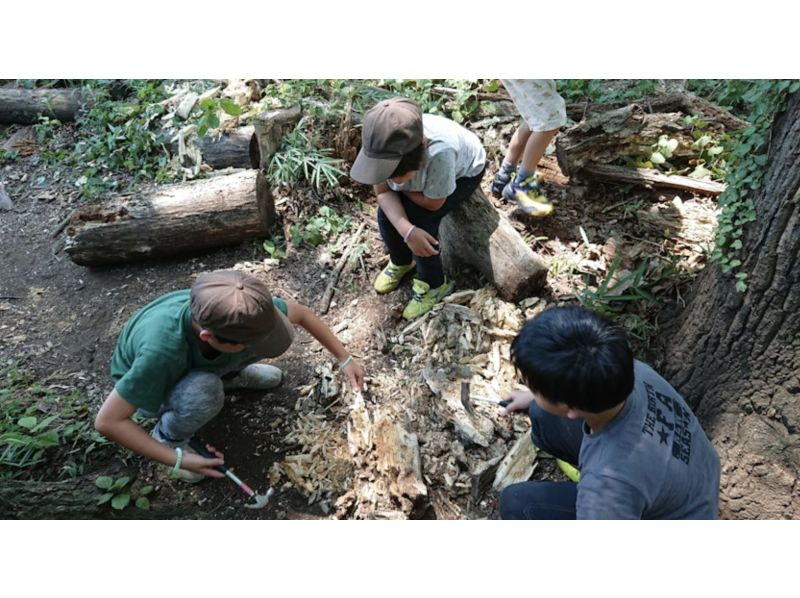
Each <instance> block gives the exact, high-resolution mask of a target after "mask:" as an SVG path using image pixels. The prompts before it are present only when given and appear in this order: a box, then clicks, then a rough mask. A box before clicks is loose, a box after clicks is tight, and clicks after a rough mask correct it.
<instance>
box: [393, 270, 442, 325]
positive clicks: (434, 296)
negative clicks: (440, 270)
mask: <svg viewBox="0 0 800 598" xmlns="http://www.w3.org/2000/svg"><path fill="white" fill-rule="evenodd" d="M412 290H413V291H414V297H412V299H411V301H409V303H408V305H406V308H405V309H404V310H403V317H404V318H405V319H406V320H413V319H414V318H418V317H419V316H421V315H422V314H425V313H428V312H429V311H430V310H431V309H433V306H434V305H436V304H437V303H439V301H441V300H442V299H443V298H444V296H445V295H447V294H448V293H450V291H452V290H453V283H452V282H447V281H446V280H445V281H444V283H443V284H442V286H440V287H438V288H435V289H431V286H430V285H429V284H428V283H427V282H422V281H421V280H418V279H416V278H415V279H414V286H413V287H412Z"/></svg>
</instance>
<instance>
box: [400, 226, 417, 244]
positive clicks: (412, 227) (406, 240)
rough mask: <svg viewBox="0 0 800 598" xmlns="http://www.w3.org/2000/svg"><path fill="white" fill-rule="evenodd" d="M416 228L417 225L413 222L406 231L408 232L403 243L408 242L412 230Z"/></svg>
mask: <svg viewBox="0 0 800 598" xmlns="http://www.w3.org/2000/svg"><path fill="white" fill-rule="evenodd" d="M415 228H417V227H416V226H414V225H413V224H412V225H411V228H409V229H408V230H407V231H406V234H404V235H403V243H408V237H410V236H411V231H413V230H414V229H415Z"/></svg>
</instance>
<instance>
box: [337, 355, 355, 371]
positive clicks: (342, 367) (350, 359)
mask: <svg viewBox="0 0 800 598" xmlns="http://www.w3.org/2000/svg"><path fill="white" fill-rule="evenodd" d="M352 360H353V356H352V355H348V356H347V359H345V360H344V361H343V362H342V363H340V364H339V371H340V372H341V371H342V370H343V369H344V367H345V366H346V365H347V364H348V363H350V362H351V361H352Z"/></svg>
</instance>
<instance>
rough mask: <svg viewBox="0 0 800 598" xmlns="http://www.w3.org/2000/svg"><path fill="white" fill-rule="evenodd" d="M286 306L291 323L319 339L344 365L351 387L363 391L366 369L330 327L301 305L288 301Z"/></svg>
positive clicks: (343, 369)
mask: <svg viewBox="0 0 800 598" xmlns="http://www.w3.org/2000/svg"><path fill="white" fill-rule="evenodd" d="M286 305H287V307H288V312H289V313H288V318H289V321H290V322H291V323H292V324H297V325H299V326H302V327H303V328H305V329H306V330H307V331H308V333H309V334H310V335H311V336H313V337H314V338H315V339H317V341H318V342H319V344H321V345H322V346H323V347H325V348H326V349H327V350H328V351H329V352H330V353H331V354H332V355H333V356H334V357H335V358H336V360H337V361H338V362H339V364H344V365H343V367H342V371H343V372H344V373H345V375H346V376H347V379H348V380H349V382H350V386H351V387H352V388H353V389H354V390H361V389H362V388H363V386H364V368H362V367H361V365H360V364H359V363H358V362H357V361H356V360H355V359H353V358H352V357H351V355H350V353H348V351H347V349H346V348H345V346H344V345H343V344H342V343H341V341H340V340H339V339H338V338H336V335H335V334H333V332H332V331H331V329H330V328H328V325H327V324H325V322H323V321H322V320H321V319H320V318H319V317H318V316H317V315H316V314H315V313H314V312H313V311H311V310H310V309H309V308H308V307H306V306H305V305H303V304H301V303H297V302H296V301H286Z"/></svg>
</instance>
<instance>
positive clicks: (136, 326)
mask: <svg viewBox="0 0 800 598" xmlns="http://www.w3.org/2000/svg"><path fill="white" fill-rule="evenodd" d="M272 302H273V304H274V305H275V307H276V308H278V309H279V310H280V311H281V312H283V314H284V315H288V307H287V305H286V302H285V301H284V300H283V299H280V298H278V297H273V298H272ZM189 303H190V291H189V289H185V290H183V291H175V292H173V293H168V294H166V295H164V296H162V297H159V298H158V299H156V300H155V301H153V302H151V303H148V304H147V305H145V306H144V307H143V308H142V309H140V310H139V311H138V312H137V313H136V314H135V315H134V316H133V317H132V318H131V319H130V320H129V321H128V323H127V324H126V325H125V328H123V329H122V332H121V333H120V335H119V340H118V341H117V348H116V349H115V351H114V356H113V358H112V359H111V377H112V378H113V379H114V383H115V385H114V388H116V389H117V392H118V393H119V394H120V395H121V396H122V398H124V399H125V400H126V401H128V402H129V403H131V404H133V405H135V406H136V407H139V408H142V409H144V410H146V411H150V412H157V411H158V409H159V407H160V406H161V404H162V403H163V402H164V401H165V400H166V398H167V396H168V395H169V393H170V391H171V390H172V389H173V387H174V386H175V385H176V384H177V383H178V381H179V380H180V379H181V378H183V377H184V376H185V375H186V374H187V373H189V371H191V370H199V371H205V372H214V373H216V374H219V375H220V376H222V375H224V374H227V373H229V372H232V371H235V370H236V369H238V367H237V366H238V365H239V364H240V363H242V362H243V361H245V360H246V359H247V358H248V357H249V356H250V351H249V350H248V349H245V350H244V351H240V352H238V353H220V354H219V355H217V356H216V357H214V358H213V359H209V358H207V357H204V356H203V354H202V353H201V351H200V342H199V340H198V339H197V337H196V336H195V335H194V333H193V332H192V313H191V309H190V306H189Z"/></svg>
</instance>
